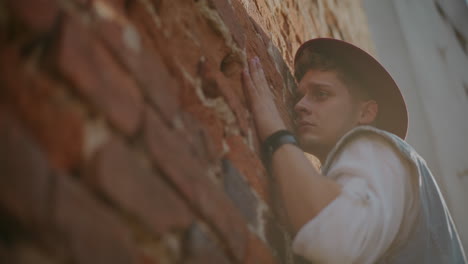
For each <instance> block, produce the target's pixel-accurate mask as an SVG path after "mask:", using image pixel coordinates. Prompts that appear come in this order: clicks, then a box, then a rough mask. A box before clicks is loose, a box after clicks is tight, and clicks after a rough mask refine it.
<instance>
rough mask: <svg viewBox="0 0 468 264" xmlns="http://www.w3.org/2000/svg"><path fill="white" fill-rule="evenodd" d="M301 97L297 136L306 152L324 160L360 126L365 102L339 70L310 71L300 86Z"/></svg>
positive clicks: (298, 105)
mask: <svg viewBox="0 0 468 264" xmlns="http://www.w3.org/2000/svg"><path fill="white" fill-rule="evenodd" d="M297 98H298V99H297V100H298V101H297V103H296V104H295V106H294V112H295V114H296V120H295V121H296V128H297V131H296V132H297V137H298V139H299V141H300V143H301V145H302V147H303V149H304V150H305V151H306V152H309V153H312V154H314V155H317V156H318V157H319V158H320V159H322V160H323V158H324V155H327V154H328V151H330V150H331V148H333V146H334V145H335V144H336V142H337V141H338V140H339V139H340V138H341V137H342V136H343V135H344V134H345V133H346V132H348V131H349V130H351V129H352V128H353V127H355V126H356V125H358V124H359V123H360V116H361V102H360V101H359V100H358V99H356V98H355V97H353V96H352V95H351V90H350V89H349V88H348V87H347V86H346V84H344V83H343V82H342V81H341V80H340V79H339V78H338V76H337V74H336V72H335V71H321V70H314V69H312V70H309V71H308V72H307V73H306V74H305V75H304V77H303V78H302V79H301V81H300V83H299V87H298V90H297Z"/></svg>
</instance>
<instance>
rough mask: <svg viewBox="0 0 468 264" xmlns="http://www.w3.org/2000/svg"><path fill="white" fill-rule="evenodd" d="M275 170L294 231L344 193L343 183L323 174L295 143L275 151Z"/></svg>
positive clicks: (273, 159)
mask: <svg viewBox="0 0 468 264" xmlns="http://www.w3.org/2000/svg"><path fill="white" fill-rule="evenodd" d="M272 171H273V175H274V177H276V179H277V182H278V184H279V190H280V193H281V196H282V198H283V201H284V206H285V207H286V211H287V213H288V217H289V220H290V222H291V224H292V228H293V232H294V233H296V232H297V231H298V230H299V229H300V228H301V227H302V226H303V225H304V224H306V223H307V222H308V221H310V220H311V219H313V218H314V217H315V216H316V215H317V214H318V213H320V211H321V210H322V209H323V208H325V207H326V206H327V205H328V204H329V203H330V202H332V201H333V200H334V199H335V198H336V197H337V196H338V195H339V194H340V192H341V186H340V185H339V184H338V183H336V182H335V181H333V180H330V179H328V178H325V177H324V176H322V175H321V174H320V173H319V172H318V171H317V170H316V169H315V168H314V167H313V166H312V164H311V162H310V161H309V160H308V159H307V157H306V156H305V155H304V152H303V151H302V150H301V149H299V148H298V147H296V146H294V145H289V144H285V145H283V146H281V147H280V148H279V149H278V150H277V151H276V152H275V153H274V154H273V157H272Z"/></svg>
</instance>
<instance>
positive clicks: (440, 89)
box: [364, 0, 468, 250]
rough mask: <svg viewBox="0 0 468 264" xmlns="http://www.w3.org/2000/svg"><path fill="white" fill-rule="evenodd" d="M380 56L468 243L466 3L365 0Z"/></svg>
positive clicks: (411, 137) (413, 137)
mask: <svg viewBox="0 0 468 264" xmlns="http://www.w3.org/2000/svg"><path fill="white" fill-rule="evenodd" d="M364 8H365V11H366V14H367V17H368V23H369V28H370V32H371V34H370V36H371V38H372V40H373V41H374V44H375V47H376V53H377V57H378V58H379V59H380V61H381V62H382V63H383V64H384V66H385V67H386V68H387V69H388V70H389V72H390V73H391V74H392V76H393V77H394V78H395V80H396V82H397V83H398V85H399V86H400V88H401V90H402V92H403V95H404V96H405V99H406V102H407V105H408V111H409V117H410V118H409V122H410V124H409V134H408V139H407V140H408V142H409V143H410V144H411V145H412V146H413V147H414V148H415V149H416V150H417V151H418V152H419V153H420V154H421V155H422V156H423V157H424V158H425V159H426V161H427V163H428V165H429V167H430V168H431V170H432V171H433V173H434V175H435V177H436V179H437V180H438V182H439V184H440V187H441V189H442V192H443V193H444V195H445V197H446V202H447V204H448V206H449V208H450V210H451V213H452V216H453V218H454V221H455V224H456V226H457V228H458V231H459V233H460V237H461V240H462V243H463V244H464V246H465V250H466V247H467V246H468V191H467V190H468V42H467V41H468V4H467V2H466V1H464V0H433V1H403V0H391V1H373V0H365V1H364Z"/></svg>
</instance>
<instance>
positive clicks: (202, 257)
mask: <svg viewBox="0 0 468 264" xmlns="http://www.w3.org/2000/svg"><path fill="white" fill-rule="evenodd" d="M186 236H187V237H186V244H185V251H186V256H185V259H184V261H183V263H186V264H205V263H216V264H229V263H231V262H230V261H229V259H228V258H227V257H226V256H225V255H224V254H223V253H222V250H221V248H220V247H219V245H218V244H217V243H216V242H215V240H214V239H213V238H212V237H211V236H210V235H209V234H208V232H207V231H206V230H204V229H203V228H202V226H201V225H200V224H198V223H195V224H193V225H192V227H191V228H190V229H189V230H188V231H187V234H186Z"/></svg>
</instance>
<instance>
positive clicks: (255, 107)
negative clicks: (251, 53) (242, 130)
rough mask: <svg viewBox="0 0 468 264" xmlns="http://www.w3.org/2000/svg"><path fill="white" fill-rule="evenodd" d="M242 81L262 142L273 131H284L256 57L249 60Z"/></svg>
mask: <svg viewBox="0 0 468 264" xmlns="http://www.w3.org/2000/svg"><path fill="white" fill-rule="evenodd" d="M242 80H243V84H244V93H245V94H246V96H247V100H248V102H249V104H250V109H251V111H252V114H253V117H254V121H255V125H256V127H257V132H258V134H259V136H260V139H261V140H264V139H265V138H266V137H268V136H269V135H271V134H272V133H274V132H275V131H278V130H280V129H285V125H284V122H283V120H282V119H281V117H280V114H279V112H278V109H277V108H276V105H275V102H274V97H273V93H272V92H271V91H270V88H269V85H268V82H267V80H266V78H265V73H264V72H263V68H262V65H261V63H260V60H259V58H258V57H255V58H253V59H250V60H249V62H248V66H247V67H246V68H245V69H244V71H243V74H242Z"/></svg>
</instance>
